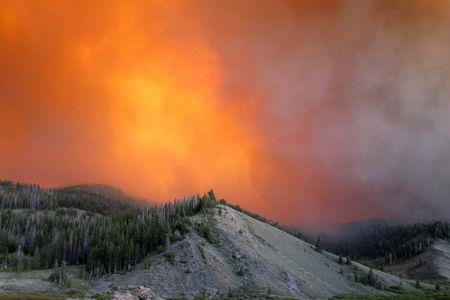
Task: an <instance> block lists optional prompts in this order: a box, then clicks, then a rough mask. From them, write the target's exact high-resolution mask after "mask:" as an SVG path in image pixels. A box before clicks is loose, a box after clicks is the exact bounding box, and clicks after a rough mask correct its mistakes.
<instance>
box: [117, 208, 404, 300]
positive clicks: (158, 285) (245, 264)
mask: <svg viewBox="0 0 450 300" xmlns="http://www.w3.org/2000/svg"><path fill="white" fill-rule="evenodd" d="M220 209H221V211H222V212H221V214H218V213H216V214H214V217H213V223H214V227H215V228H216V231H217V235H218V240H219V242H218V243H217V244H211V243H208V242H207V241H206V240H205V239H204V238H203V237H200V236H199V235H198V234H197V233H196V232H195V230H194V231H193V232H192V233H190V234H189V235H187V236H185V238H184V239H182V240H181V241H178V242H174V243H172V244H170V246H169V245H168V251H172V252H173V253H175V264H174V265H172V264H170V263H169V262H167V260H166V259H165V257H164V254H160V255H155V256H153V257H152V258H151V260H152V261H151V264H150V267H149V268H148V269H142V268H141V269H137V270H134V271H132V272H130V273H128V274H125V275H123V276H118V277H116V278H115V279H114V280H113V281H112V282H110V283H108V284H109V286H118V285H120V286H129V285H130V286H131V285H141V286H143V287H147V288H150V289H151V290H152V292H153V295H158V296H160V297H177V296H183V297H188V298H193V297H195V296H198V295H205V296H212V295H227V294H228V293H229V292H230V291H240V292H242V290H245V289H247V291H248V289H249V288H250V287H251V289H252V291H254V290H255V289H259V291H258V293H257V294H261V291H264V292H265V293H271V294H272V295H273V294H275V295H290V296H294V297H299V298H300V299H328V298H329V297H331V296H333V295H336V294H339V293H377V292H378V291H377V290H375V289H374V288H372V287H370V286H366V285H362V284H360V283H356V282H355V281H354V276H353V272H355V269H357V270H359V271H358V272H360V274H361V275H363V274H365V273H367V272H368V268H365V267H364V266H361V265H359V264H356V263H353V265H350V266H348V265H340V264H338V258H337V257H335V256H333V255H331V254H329V253H327V252H325V251H323V252H322V253H318V252H317V251H314V249H313V247H312V246H311V245H310V244H308V243H306V242H303V241H302V240H299V239H298V238H296V237H294V236H291V235H289V234H287V233H285V232H283V231H282V230H279V229H278V228H275V227H273V226H271V225H269V224H266V223H263V222H260V221H258V220H256V219H253V218H251V217H249V216H247V215H245V214H243V213H240V212H238V211H236V210H234V209H232V208H229V207H226V206H221V207H220ZM202 218H203V219H202ZM209 218H211V217H209ZM193 219H194V220H193V221H194V222H205V221H206V217H205V216H202V215H198V216H195V217H194V218H193ZM210 222H211V220H210ZM211 226H212V225H211ZM376 275H377V277H378V278H379V280H380V281H381V282H382V283H383V284H385V285H387V286H390V285H398V284H400V282H402V286H403V287H406V288H408V287H411V284H410V283H408V282H407V281H404V280H402V279H400V278H398V277H396V276H392V275H388V274H386V273H383V272H379V271H376ZM243 287H245V288H244V289H243ZM130 294H131V295H133V296H136V293H134V294H133V292H131V291H130ZM124 299H126V298H124ZM152 299H153V298H152Z"/></svg>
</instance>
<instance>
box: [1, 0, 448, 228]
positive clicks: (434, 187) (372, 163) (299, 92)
mask: <svg viewBox="0 0 450 300" xmlns="http://www.w3.org/2000/svg"><path fill="white" fill-rule="evenodd" d="M449 17H450V11H449V5H448V2H446V1H275V0H274V1H9V0H0V132H1V134H0V178H3V179H10V180H15V181H24V182H37V183H40V184H42V185H44V186H58V185H66V184H74V183H94V182H95V183H108V184H111V185H115V186H118V187H121V188H123V189H124V190H126V191H128V192H130V193H132V194H134V195H140V196H143V197H146V198H149V199H152V200H157V201H167V200H171V199H173V198H176V197H182V196H185V195H191V194H196V193H198V192H200V193H201V192H204V191H207V190H209V189H210V188H213V189H214V190H215V191H216V194H218V196H219V197H223V198H226V199H228V200H229V201H230V202H233V203H237V204H240V205H242V206H244V207H246V208H248V209H251V210H254V211H256V212H258V213H261V214H264V215H266V216H268V217H270V218H273V219H276V220H280V221H281V222H284V223H286V224H289V225H295V226H311V225H324V224H328V223H333V222H337V221H347V220H354V219H364V218H372V217H399V218H407V217H408V218H411V217H412V218H428V217H447V215H445V211H447V212H448V211H449V210H448V209H447V210H443V208H446V206H447V205H448V204H447V202H448V201H446V199H447V198H448V195H449V186H450V185H449V184H448V183H449V182H450V166H449V160H448V157H449V155H450V140H449V135H448V128H450V121H449V119H450V118H448V113H450V104H449V95H450V93H449V91H450V88H449V84H448V82H449V80H450V76H449V70H450V66H449V59H448V53H450V49H449V48H450V45H449V44H448V43H447V41H448V38H449V37H450V36H449V28H450V27H449V25H450V24H449V20H450V18H449ZM443 214H444V215H443Z"/></svg>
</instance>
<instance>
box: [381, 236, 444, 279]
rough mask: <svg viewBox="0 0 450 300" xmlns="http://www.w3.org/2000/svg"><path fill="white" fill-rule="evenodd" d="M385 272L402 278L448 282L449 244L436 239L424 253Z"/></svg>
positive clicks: (390, 266)
mask: <svg viewBox="0 0 450 300" xmlns="http://www.w3.org/2000/svg"><path fill="white" fill-rule="evenodd" d="M385 270H387V271H389V272H391V273H393V274H400V275H402V277H407V278H415V279H416V278H417V279H420V280H425V279H446V280H450V242H448V241H446V240H442V239H436V240H435V241H434V243H433V245H432V246H431V247H429V248H428V249H427V250H426V251H425V252H423V253H421V254H419V255H416V256H415V257H413V258H411V259H408V260H406V261H404V262H402V263H400V264H395V265H387V266H385Z"/></svg>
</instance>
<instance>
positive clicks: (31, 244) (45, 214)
mask: <svg viewBox="0 0 450 300" xmlns="http://www.w3.org/2000/svg"><path fill="white" fill-rule="evenodd" d="M215 204H216V200H215V196H214V193H213V192H212V191H210V192H209V193H208V194H205V195H204V196H202V197H200V196H195V197H192V198H189V199H183V200H178V201H175V202H173V203H168V204H165V205H163V206H154V207H142V208H139V207H138V206H137V205H136V204H135V203H134V202H133V201H126V200H125V199H122V198H115V199H111V198H109V197H106V196H105V195H104V194H103V193H97V192H93V191H90V190H86V189H84V188H83V189H81V188H64V189H42V188H40V187H39V186H37V185H23V184H14V183H11V182H6V181H3V182H0V270H3V271H7V270H17V271H21V270H28V269H41V268H44V269H47V268H52V267H54V266H58V265H61V264H69V265H81V264H82V265H85V266H86V271H87V275H89V276H93V275H101V274H104V273H114V272H119V271H122V270H127V269H129V268H130V267H131V266H133V265H136V264H137V263H139V262H140V261H142V260H143V259H144V258H145V257H146V256H147V255H148V254H149V253H151V252H153V251H158V250H159V249H162V248H163V246H164V244H165V243H166V242H167V241H169V240H171V239H173V238H174V236H175V235H174V233H175V231H178V232H177V234H178V233H179V234H181V235H183V234H184V233H186V231H187V230H188V229H187V225H188V224H187V223H188V222H189V221H188V218H187V216H190V215H193V214H196V213H198V212H200V211H202V210H204V209H206V208H209V207H213V206H215ZM179 234H178V235H179Z"/></svg>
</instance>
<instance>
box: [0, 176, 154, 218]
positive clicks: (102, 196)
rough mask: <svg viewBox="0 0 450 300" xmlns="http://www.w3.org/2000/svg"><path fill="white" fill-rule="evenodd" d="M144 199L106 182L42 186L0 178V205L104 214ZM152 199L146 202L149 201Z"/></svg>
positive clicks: (132, 206)
mask: <svg viewBox="0 0 450 300" xmlns="http://www.w3.org/2000/svg"><path fill="white" fill-rule="evenodd" d="M143 204H144V203H143V201H142V200H140V199H135V198H132V197H129V196H127V195H125V194H124V193H123V192H122V191H121V190H119V189H117V188H114V187H111V186H107V185H98V184H93V185H77V186H67V187H63V188H41V187H40V186H38V185H31V184H20V183H13V182H10V181H0V208H37V209H55V208H58V207H67V208H77V209H82V210H86V211H90V212H94V213H99V214H103V215H107V214H114V213H119V212H123V211H124V210H128V209H135V208H138V207H141V206H143ZM150 204H151V203H148V205H150Z"/></svg>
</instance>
